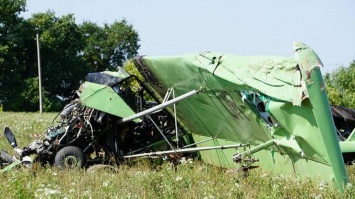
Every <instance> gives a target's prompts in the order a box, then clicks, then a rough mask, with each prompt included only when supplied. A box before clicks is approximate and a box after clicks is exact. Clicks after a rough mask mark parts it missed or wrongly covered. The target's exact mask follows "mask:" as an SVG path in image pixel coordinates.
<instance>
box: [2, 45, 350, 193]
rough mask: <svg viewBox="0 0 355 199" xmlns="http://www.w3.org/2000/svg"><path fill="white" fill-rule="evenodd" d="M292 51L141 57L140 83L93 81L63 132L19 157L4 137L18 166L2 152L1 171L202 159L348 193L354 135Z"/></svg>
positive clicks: (115, 77)
mask: <svg viewBox="0 0 355 199" xmlns="http://www.w3.org/2000/svg"><path fill="white" fill-rule="evenodd" d="M293 47H294V51H295V56H294V57H279V56H235V55H231V54H224V53H211V52H207V53H200V54H189V55H184V56H166V57H150V56H143V57H137V58H135V59H133V63H134V65H135V67H136V68H137V70H138V71H139V73H140V74H141V75H142V77H143V80H141V78H138V77H136V76H134V75H129V74H127V73H126V72H125V71H124V70H123V69H120V70H119V71H118V72H108V71H105V72H101V73H90V74H88V76H87V78H86V81H85V82H84V83H83V84H82V85H81V87H80V89H79V90H78V91H77V92H75V93H74V95H73V96H72V101H71V102H70V103H69V104H68V105H66V106H65V107H64V109H63V111H62V112H61V113H60V114H59V116H58V119H57V120H59V121H60V124H59V125H55V126H50V127H49V128H48V129H46V130H45V132H44V133H43V135H42V136H41V137H40V138H39V139H38V140H35V141H34V142H33V143H31V144H30V145H28V146H26V147H24V148H22V149H21V148H20V147H18V146H17V143H16V139H15V136H14V133H12V132H11V130H10V128H8V127H6V128H5V131H4V135H5V137H6V138H7V139H8V140H9V142H10V143H11V145H12V146H13V147H14V149H15V153H16V155H17V157H18V158H17V159H18V160H16V159H14V158H12V157H11V156H10V155H8V154H7V153H5V152H1V154H3V155H0V156H1V157H5V158H2V159H5V160H7V162H8V163H9V164H10V165H9V166H7V167H5V168H4V169H3V170H8V169H9V168H12V167H13V166H14V165H16V164H20V163H21V161H22V162H26V163H28V162H30V160H28V157H29V155H31V154H36V155H37V156H36V159H35V160H36V161H38V162H40V163H42V164H54V165H58V166H63V167H77V166H81V167H84V166H85V167H87V166H90V165H93V164H98V163H100V164H102V163H104V164H110V163H116V164H117V163H118V164H119V163H120V162H122V161H124V160H125V159H129V158H134V157H143V156H145V157H155V156H164V157H167V158H169V159H171V160H173V161H176V160H177V159H179V158H181V157H182V156H184V155H186V154H190V153H195V152H197V153H198V155H199V157H200V158H201V159H202V160H203V161H204V162H206V163H209V164H212V165H217V166H221V167H226V168H237V167H238V168H241V169H242V170H248V169H251V168H257V167H261V168H262V169H265V170H270V171H272V172H275V173H288V174H291V173H292V174H298V175H301V176H310V177H314V178H317V179H319V180H320V181H326V182H329V183H331V184H333V185H334V186H335V187H337V188H338V189H339V190H340V191H341V192H342V191H343V189H344V185H346V183H347V173H346V170H345V165H344V160H343V157H342V151H341V149H344V150H346V149H349V150H348V151H347V152H348V153H347V154H348V155H349V157H347V158H348V159H349V160H350V161H352V160H353V159H354V158H353V157H354V156H353V154H352V151H351V146H350V145H351V144H352V141H353V140H355V138H352V137H354V136H353V134H354V131H353V130H352V129H353V126H352V127H351V128H352V129H350V130H349V129H348V125H345V124H344V125H343V126H342V127H339V128H337V127H336V126H335V124H334V121H335V119H334V120H333V116H334V115H335V112H334V111H335V110H338V109H332V110H331V108H330V105H329V102H328V98H327V93H326V89H325V85H324V82H323V78H322V74H321V71H320V67H321V66H322V63H321V61H320V59H319V58H318V56H317V55H316V54H315V52H314V51H313V50H312V49H311V48H309V47H308V46H306V45H304V44H302V43H299V42H295V43H294V44H293ZM339 109H340V108H339ZM332 112H333V115H332ZM342 113H344V110H341V111H340V112H339V111H338V115H337V118H339V120H337V121H339V125H341V124H343V123H344V122H343V120H342V119H345V116H344V114H342ZM346 117H350V116H348V115H347V116H346ZM339 129H340V130H339ZM345 132H346V133H345ZM339 142H340V143H341V144H339ZM341 146H343V147H342V148H341Z"/></svg>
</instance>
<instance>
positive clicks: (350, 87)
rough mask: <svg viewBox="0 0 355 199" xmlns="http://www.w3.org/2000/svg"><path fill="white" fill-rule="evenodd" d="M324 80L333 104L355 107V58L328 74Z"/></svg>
mask: <svg viewBox="0 0 355 199" xmlns="http://www.w3.org/2000/svg"><path fill="white" fill-rule="evenodd" d="M324 81H325V83H326V86H327V92H328V96H329V101H330V103H331V104H333V105H338V106H344V107H349V108H355V60H354V61H353V62H352V63H350V65H349V66H348V67H344V66H342V67H340V68H338V69H336V70H335V71H334V72H332V73H328V74H326V75H325V77H324Z"/></svg>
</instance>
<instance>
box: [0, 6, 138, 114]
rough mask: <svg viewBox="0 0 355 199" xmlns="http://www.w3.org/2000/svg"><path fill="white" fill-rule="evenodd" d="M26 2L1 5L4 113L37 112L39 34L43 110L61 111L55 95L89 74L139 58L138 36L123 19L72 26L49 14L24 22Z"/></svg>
mask: <svg viewBox="0 0 355 199" xmlns="http://www.w3.org/2000/svg"><path fill="white" fill-rule="evenodd" d="M25 9H26V1H25V0H0V103H1V105H2V108H3V110H4V111H26V112H27V111H28V112H32V111H38V109H39V97H38V93H39V89H38V63H37V45H36V34H38V35H39V43H40V54H41V73H42V86H43V91H42V92H43V110H44V111H58V110H60V108H61V107H62V104H61V102H60V101H59V100H58V99H57V98H56V96H57V95H59V96H65V95H67V93H68V92H70V91H71V90H74V89H77V88H78V86H79V85H80V80H83V79H84V78H85V75H86V74H87V73H88V72H94V71H103V70H115V69H116V68H117V66H122V65H123V63H124V62H125V61H126V60H127V59H130V58H132V57H134V56H136V55H137V54H138V49H139V47H140V45H139V43H138V42H139V41H140V39H139V35H138V33H137V31H136V30H134V28H133V26H132V25H131V24H129V23H128V22H127V20H125V19H122V20H120V21H115V22H114V23H112V24H107V23H105V24H103V25H101V26H100V25H97V24H95V23H92V22H89V21H85V22H83V23H82V24H76V23H75V17H74V15H73V14H68V15H65V16H60V17H58V16H56V15H55V13H54V12H53V11H47V12H45V13H37V14H33V15H32V16H31V18H28V19H24V18H23V17H21V13H22V12H24V11H25Z"/></svg>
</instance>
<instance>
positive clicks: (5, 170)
mask: <svg viewBox="0 0 355 199" xmlns="http://www.w3.org/2000/svg"><path fill="white" fill-rule="evenodd" d="M20 164H21V161H20V160H16V161H15V162H13V163H11V164H10V165H8V166H7V167H5V168H3V169H1V170H0V174H1V173H5V172H7V171H10V170H12V169H13V168H15V167H16V166H17V165H20Z"/></svg>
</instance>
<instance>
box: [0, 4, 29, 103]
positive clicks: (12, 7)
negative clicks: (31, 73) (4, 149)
mask: <svg viewBox="0 0 355 199" xmlns="http://www.w3.org/2000/svg"><path fill="white" fill-rule="evenodd" d="M25 5H26V1H25V0H0V103H1V104H3V105H4V106H5V105H6V104H7V102H9V101H11V100H13V99H14V98H13V96H14V95H15V94H16V93H17V92H18V89H19V88H20V87H21V73H23V72H24V68H25V67H24V60H23V56H22V55H23V54H22V48H23V46H24V40H23V37H22V36H23V34H21V33H22V32H21V30H22V25H23V24H22V21H23V19H22V18H21V17H20V13H21V12H22V11H24V10H25ZM4 110H6V109H5V108H4Z"/></svg>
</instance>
